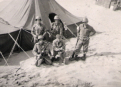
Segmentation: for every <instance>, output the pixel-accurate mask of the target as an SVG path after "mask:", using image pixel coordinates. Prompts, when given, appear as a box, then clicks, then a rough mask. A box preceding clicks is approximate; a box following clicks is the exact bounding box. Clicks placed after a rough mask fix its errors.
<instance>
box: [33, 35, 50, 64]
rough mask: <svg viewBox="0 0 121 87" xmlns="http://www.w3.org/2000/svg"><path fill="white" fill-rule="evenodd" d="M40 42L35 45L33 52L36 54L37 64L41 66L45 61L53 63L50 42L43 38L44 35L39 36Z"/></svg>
mask: <svg viewBox="0 0 121 87" xmlns="http://www.w3.org/2000/svg"><path fill="white" fill-rule="evenodd" d="M38 40H39V41H38V42H37V43H36V44H35V45H34V48H33V54H34V55H35V56H36V60H37V61H36V63H35V65H36V66H40V65H41V64H42V63H43V62H45V63H46V64H48V65H51V64H52V62H51V52H50V48H49V45H50V43H49V42H47V41H44V40H43V36H39V37H38Z"/></svg>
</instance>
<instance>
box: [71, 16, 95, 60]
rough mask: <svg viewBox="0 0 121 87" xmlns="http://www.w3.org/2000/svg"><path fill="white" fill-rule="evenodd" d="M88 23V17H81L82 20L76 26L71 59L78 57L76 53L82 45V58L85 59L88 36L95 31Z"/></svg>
mask: <svg viewBox="0 0 121 87" xmlns="http://www.w3.org/2000/svg"><path fill="white" fill-rule="evenodd" d="M87 23H88V19H87V18H83V20H82V24H80V25H79V26H78V27H77V39H78V40H77V44H76V47H75V50H74V52H73V54H72V58H71V59H72V60H73V59H76V58H78V54H79V52H80V50H81V48H82V46H83V57H82V59H83V60H85V59H86V53H87V51H88V45H89V39H90V38H89V37H90V36H93V35H94V34H95V33H96V31H95V30H94V29H93V27H91V26H90V25H88V24H87Z"/></svg>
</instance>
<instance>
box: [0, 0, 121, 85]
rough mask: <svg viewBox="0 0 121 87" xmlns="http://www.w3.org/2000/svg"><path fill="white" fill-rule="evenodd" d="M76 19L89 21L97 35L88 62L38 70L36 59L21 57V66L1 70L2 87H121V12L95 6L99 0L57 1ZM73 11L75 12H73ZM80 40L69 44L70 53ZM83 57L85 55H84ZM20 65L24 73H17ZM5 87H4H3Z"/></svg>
mask: <svg viewBox="0 0 121 87" xmlns="http://www.w3.org/2000/svg"><path fill="white" fill-rule="evenodd" d="M56 1H57V2H58V3H59V4H61V5H62V6H63V7H64V8H66V9H67V10H68V11H70V12H71V13H73V14H74V15H76V16H79V17H84V16H87V17H88V18H89V24H90V25H91V26H93V27H94V29H95V30H96V31H97V34H96V35H95V36H93V37H91V39H90V44H89V45H90V46H89V52H88V54H87V59H86V61H82V60H80V61H73V62H69V64H68V65H60V66H48V65H42V66H41V67H35V66H34V61H35V58H34V57H33V56H32V55H31V51H30V52H28V53H29V54H30V55H31V58H27V57H26V56H25V54H24V53H21V54H19V55H20V56H21V57H22V56H24V57H25V58H23V57H22V58H23V59H21V58H18V61H19V62H20V59H21V61H22V60H25V59H26V60H25V61H22V62H21V63H18V61H17V57H18V56H16V61H17V63H14V64H12V63H13V61H14V59H15V58H14V57H12V58H11V59H12V60H11V59H10V61H9V64H10V65H12V66H9V67H5V66H1V67H0V86H1V87H121V68H120V67H121V47H120V45H121V40H120V39H121V31H120V29H121V26H120V23H121V16H120V14H121V11H112V10H110V9H107V8H104V7H101V6H98V5H95V0H88V1H87V0H66V3H65V0H56ZM70 7H71V8H70ZM75 43H76V38H71V39H70V40H69V42H67V43H66V44H67V47H66V51H69V52H70V53H71V52H72V51H73V49H74V46H75ZM80 56H82V52H81V53H80ZM18 64H20V66H21V69H20V70H18V72H16V71H17V69H18V67H19V66H18ZM3 85H4V86H3Z"/></svg>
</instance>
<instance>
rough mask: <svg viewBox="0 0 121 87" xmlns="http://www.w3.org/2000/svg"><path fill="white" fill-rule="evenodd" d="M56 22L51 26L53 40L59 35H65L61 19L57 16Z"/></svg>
mask: <svg viewBox="0 0 121 87" xmlns="http://www.w3.org/2000/svg"><path fill="white" fill-rule="evenodd" d="M54 20H55V22H53V23H52V26H51V33H52V36H53V39H55V38H56V35H57V34H59V35H61V36H63V33H64V31H63V30H64V29H63V24H62V23H61V21H60V18H59V17H58V16H57V15H56V16H55V17H54Z"/></svg>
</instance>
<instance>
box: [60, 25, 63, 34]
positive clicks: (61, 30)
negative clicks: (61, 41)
mask: <svg viewBox="0 0 121 87" xmlns="http://www.w3.org/2000/svg"><path fill="white" fill-rule="evenodd" d="M60 35H63V26H62V24H60Z"/></svg>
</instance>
